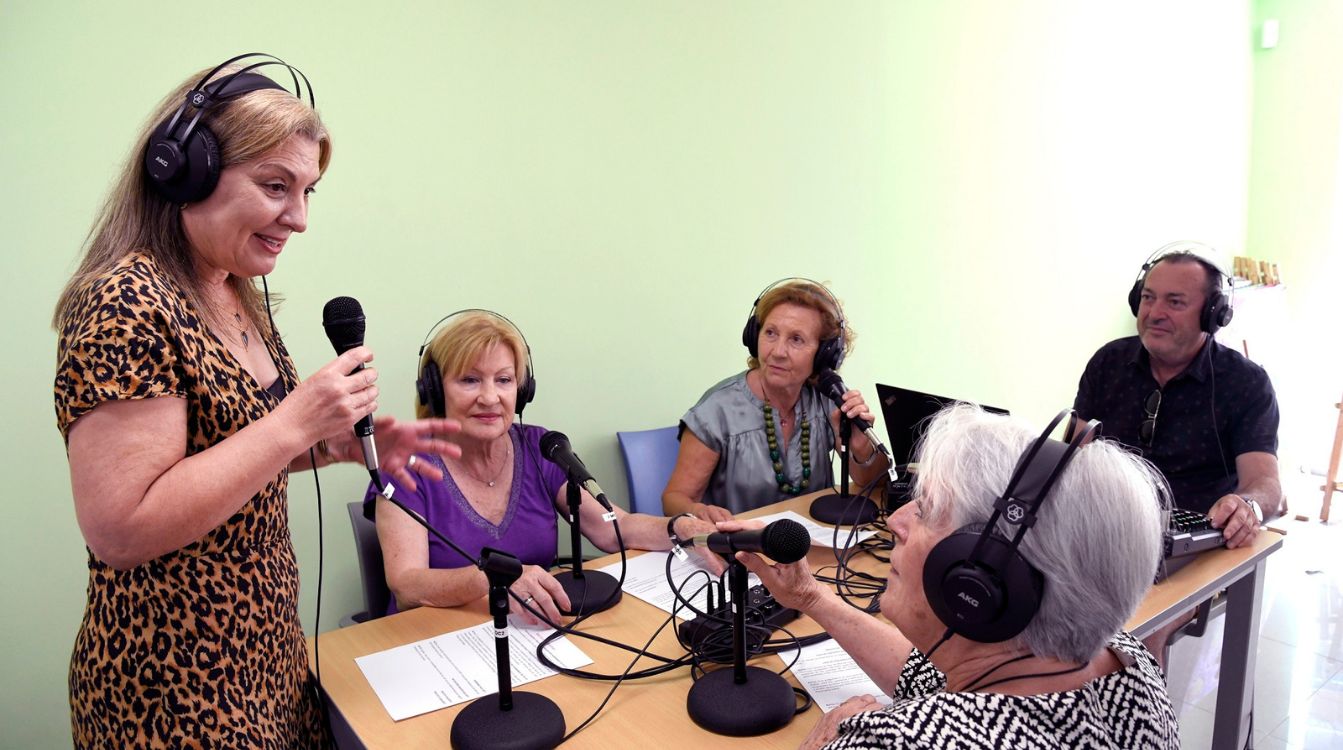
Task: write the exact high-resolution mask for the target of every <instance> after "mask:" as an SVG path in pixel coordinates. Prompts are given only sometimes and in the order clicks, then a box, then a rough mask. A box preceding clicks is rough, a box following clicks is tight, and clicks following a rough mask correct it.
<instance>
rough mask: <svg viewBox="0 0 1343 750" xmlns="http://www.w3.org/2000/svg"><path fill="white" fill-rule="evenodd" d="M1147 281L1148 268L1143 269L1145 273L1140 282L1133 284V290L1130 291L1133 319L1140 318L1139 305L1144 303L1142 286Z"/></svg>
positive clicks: (1129, 307) (1129, 297)
mask: <svg viewBox="0 0 1343 750" xmlns="http://www.w3.org/2000/svg"><path fill="white" fill-rule="evenodd" d="M1146 280H1147V267H1146V266H1144V267H1143V272H1142V274H1141V275H1140V276H1138V280H1137V281H1135V282H1133V288H1132V289H1130V290H1128V309H1129V310H1130V311H1132V313H1133V317H1135V318H1136V317H1138V305H1139V304H1141V303H1142V285H1143V282H1144V281H1146Z"/></svg>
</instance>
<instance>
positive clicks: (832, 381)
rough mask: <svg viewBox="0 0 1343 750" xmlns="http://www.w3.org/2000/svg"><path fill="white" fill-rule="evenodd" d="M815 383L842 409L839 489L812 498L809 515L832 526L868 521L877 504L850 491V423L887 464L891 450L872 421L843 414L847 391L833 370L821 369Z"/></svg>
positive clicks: (875, 511) (890, 462)
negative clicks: (881, 455) (883, 455)
mask: <svg viewBox="0 0 1343 750" xmlns="http://www.w3.org/2000/svg"><path fill="white" fill-rule="evenodd" d="M816 385H817V387H818V388H819V389H820V391H821V393H822V394H823V395H824V396H825V397H826V398H829V399H830V400H831V401H833V402H835V405H836V406H838V407H840V408H841V411H840V413H839V433H840V434H839V439H840V445H841V450H840V461H839V480H840V481H839V487H840V489H839V492H835V493H831V494H829V495H822V496H821V497H818V498H816V499H815V500H813V501H812V503H811V507H810V508H809V509H808V511H807V512H808V513H810V514H811V517H812V518H815V519H816V520H817V521H821V522H823V523H828V524H833V525H835V526H849V525H859V524H864V523H871V522H872V521H873V520H875V519H876V517H877V506H876V504H875V503H872V502H870V501H869V500H868V498H866V497H861V496H855V495H851V494H849V432H850V430H849V425H850V424H852V425H853V426H855V427H857V428H858V431H859V432H862V433H863V434H864V435H866V436H867V439H868V442H870V443H871V444H872V448H873V450H875V451H879V452H881V453H883V454H885V455H886V458H887V464H888V465H890V464H893V463H894V462H892V461H890V455H891V454H890V451H888V450H887V449H886V446H885V445H883V444H882V442H881V439H880V438H878V437H877V433H876V431H875V430H873V429H872V424H871V423H870V422H868V421H867V420H866V419H863V418H862V417H853V418H852V419H851V418H849V417H848V416H846V415H845V414H844V412H843V410H842V408H843V406H844V392H845V391H847V390H848V388H846V387H845V385H844V381H843V380H841V379H840V377H839V374H838V373H836V372H835V371H834V370H822V371H821V373H820V374H819V375H817V376H816Z"/></svg>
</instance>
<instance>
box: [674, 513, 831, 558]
mask: <svg viewBox="0 0 1343 750" xmlns="http://www.w3.org/2000/svg"><path fill="white" fill-rule="evenodd" d="M690 546H692V547H708V548H709V549H710V550H712V551H714V552H717V553H718V554H720V555H726V556H728V557H731V556H732V555H734V554H735V553H737V552H759V553H761V554H762V555H765V556H767V557H769V558H770V559H771V560H774V561H776V562H781V563H792V562H797V561H798V560H801V559H802V558H804V557H806V556H807V550H808V549H811V535H810V534H808V533H807V529H806V527H804V526H803V525H802V524H800V523H798V522H797V521H790V520H789V519H787V518H781V519H779V520H777V521H774V522H773V523H770V524H767V525H766V526H765V528H763V529H744V530H742V531H716V532H714V533H712V534H696V535H695V536H693V537H691V538H690Z"/></svg>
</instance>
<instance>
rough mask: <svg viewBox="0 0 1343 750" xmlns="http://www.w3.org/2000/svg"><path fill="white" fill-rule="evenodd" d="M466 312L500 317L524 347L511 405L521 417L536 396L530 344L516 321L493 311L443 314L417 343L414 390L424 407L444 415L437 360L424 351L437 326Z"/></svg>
mask: <svg viewBox="0 0 1343 750" xmlns="http://www.w3.org/2000/svg"><path fill="white" fill-rule="evenodd" d="M469 312H478V313H485V314H486V315H492V316H494V317H496V318H498V319H499V320H502V321H503V322H505V323H507V324H508V326H509V327H510V328H512V329H513V330H514V331H516V332H517V334H518V338H520V339H522V346H523V348H524V349H526V350H527V377H526V378H524V379H523V380H522V381H521V382H519V383H518V400H517V403H516V404H514V405H513V411H515V412H516V413H517V415H518V419H522V410H523V409H525V408H527V404H530V403H531V402H532V399H534V398H536V371H535V370H534V369H533V368H532V347H531V344H528V343H527V337H526V336H524V335H523V334H522V329H521V328H518V326H517V324H515V323H514V322H513V321H511V320H509V319H508V318H505V317H504V316H502V315H500V314H499V313H497V312H495V311H493V310H484V309H482V308H479V307H468V308H466V309H465V310H458V311H457V312H454V313H448V314H447V315H444V316H443V317H442V318H440V319H439V321H438V322H437V323H435V324H434V326H433V327H432V328H430V329H429V333H428V334H426V335H425V337H424V341H422V342H420V355H419V356H420V377H418V378H416V380H415V393H416V394H418V395H419V398H420V403H421V404H422V405H424V406H428V407H429V408H430V410H431V411H433V413H434V416H435V417H444V416H446V415H447V406H446V405H445V404H444V403H443V373H442V372H440V371H439V369H438V363H437V362H435V361H434V358H433V357H430V356H427V355H426V354H425V349H427V348H429V341H430V340H431V339H432V338H433V335H434V332H435V331H437V330H438V328H439V326H441V325H443V324H444V323H446V322H447V321H448V320H450V319H452V318H454V317H456V316H458V315H462V314H463V313H469Z"/></svg>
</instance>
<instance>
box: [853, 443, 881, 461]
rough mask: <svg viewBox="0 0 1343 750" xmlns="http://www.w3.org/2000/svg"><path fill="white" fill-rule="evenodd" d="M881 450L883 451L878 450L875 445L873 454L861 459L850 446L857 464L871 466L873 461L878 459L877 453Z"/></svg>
mask: <svg viewBox="0 0 1343 750" xmlns="http://www.w3.org/2000/svg"><path fill="white" fill-rule="evenodd" d="M880 452H881V451H879V450H877V446H875V445H874V446H872V455H870V456H868V457H867V460H866V461H859V460H858V454H857V453H855V452H854V450H853V448H852V447H850V448H849V455H850V456H851V457H852V458H853V463H854V465H855V466H871V465H872V462H873V461H876V460H877V454H878V453H880Z"/></svg>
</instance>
